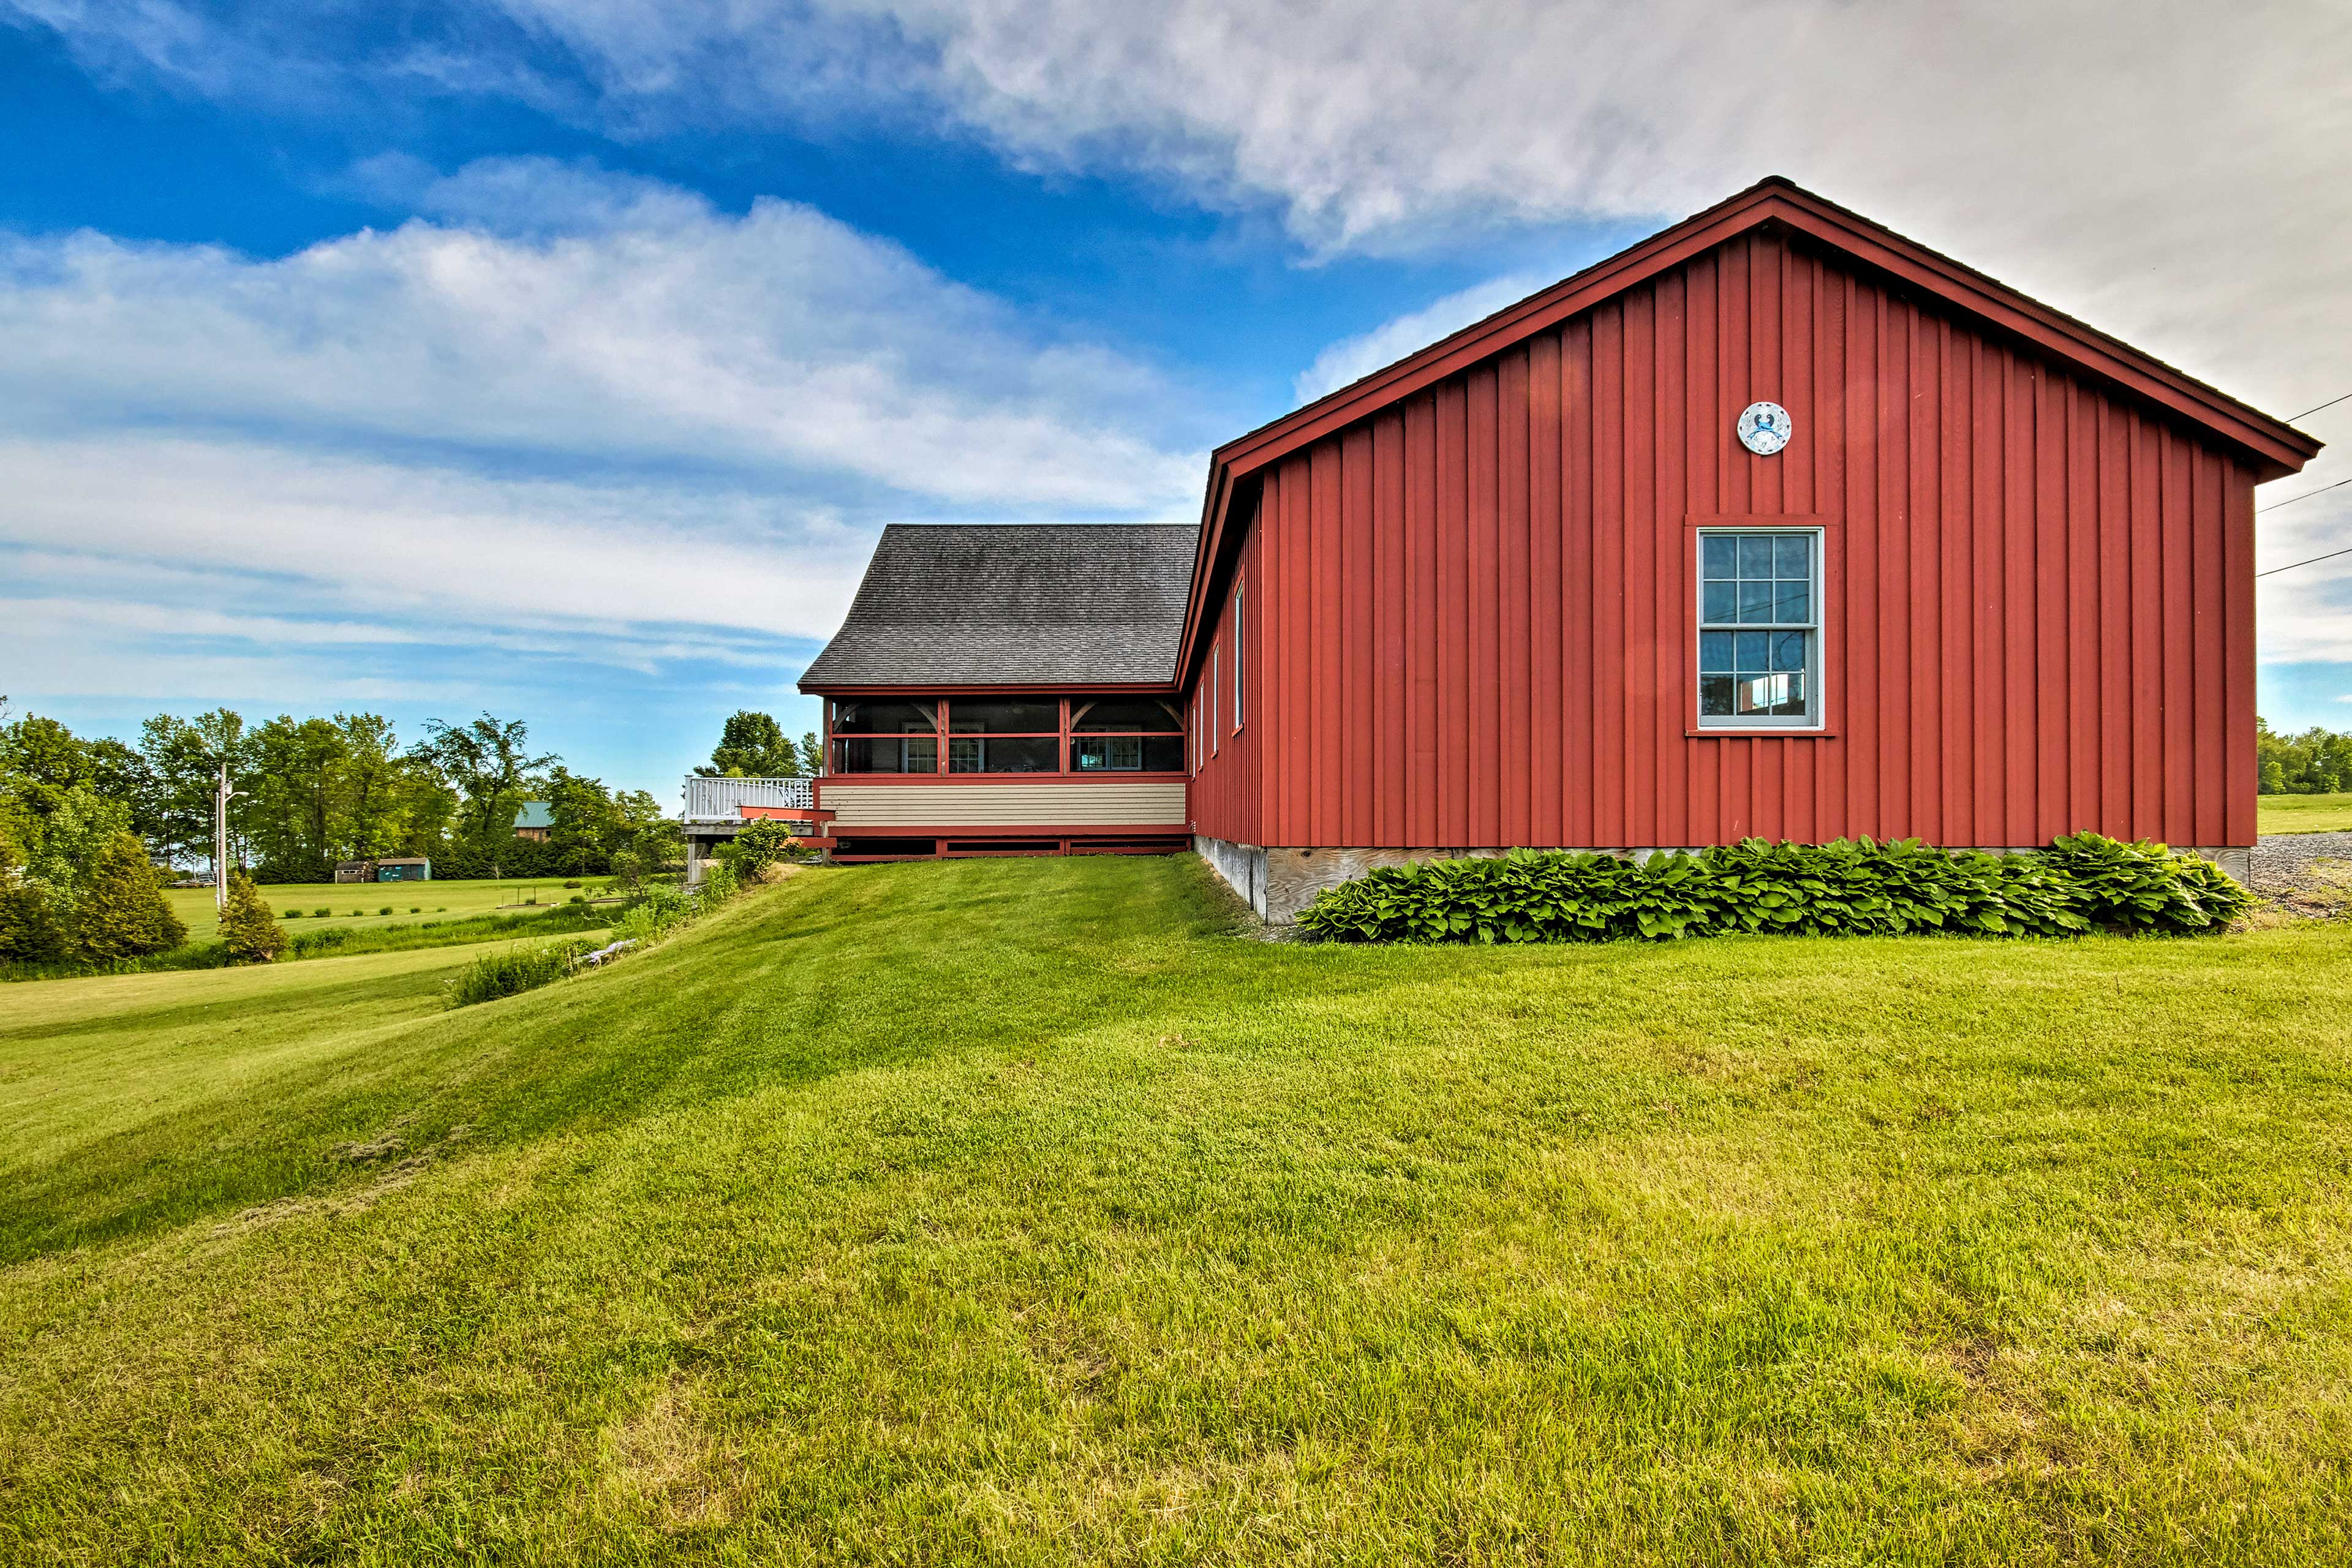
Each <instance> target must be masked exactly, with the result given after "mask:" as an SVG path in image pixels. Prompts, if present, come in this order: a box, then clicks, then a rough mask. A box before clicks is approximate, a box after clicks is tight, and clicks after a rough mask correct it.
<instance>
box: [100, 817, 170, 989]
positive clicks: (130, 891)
mask: <svg viewBox="0 0 2352 1568" xmlns="http://www.w3.org/2000/svg"><path fill="white" fill-rule="evenodd" d="M73 939H74V956H76V957H77V958H79V959H80V960H81V961H82V962H83V963H112V962H114V961H116V960H119V959H125V958H141V957H144V956H145V955H147V954H149V953H152V952H164V951H165V950H166V949H169V948H174V947H177V946H179V945H180V944H181V943H182V942H185V941H187V940H188V928H187V927H186V926H184V925H183V924H181V923H180V917H179V916H177V915H175V914H173V912H172V906H171V905H170V904H168V903H166V902H165V901H164V899H163V884H162V878H161V876H160V874H159V873H158V872H157V870H156V868H155V865H154V862H152V861H151V860H149V859H148V858H147V847H146V846H145V845H143V844H142V843H141V842H140V841H139V836H138V835H137V834H135V833H130V832H120V833H117V834H115V835H114V836H113V837H110V838H109V839H108V840H107V841H106V843H105V846H104V847H102V848H100V850H99V853H98V858H97V862H96V864H94V865H93V866H92V867H91V868H90V870H89V875H88V877H86V878H85V879H83V881H82V885H81V891H80V895H79V897H78V898H77V899H75V900H74V913H73Z"/></svg>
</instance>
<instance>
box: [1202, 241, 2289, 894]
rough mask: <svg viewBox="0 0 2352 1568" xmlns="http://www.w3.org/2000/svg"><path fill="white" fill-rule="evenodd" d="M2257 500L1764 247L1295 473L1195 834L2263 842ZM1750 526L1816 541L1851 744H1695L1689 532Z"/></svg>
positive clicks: (2002, 345)
mask: <svg viewBox="0 0 2352 1568" xmlns="http://www.w3.org/2000/svg"><path fill="white" fill-rule="evenodd" d="M1759 398H1769V399H1771V400H1773V401H1775V402H1778V403H1780V404H1782V405H1785V406H1786V407H1787V408H1788V409H1789V410H1790V414H1791V415H1792V416H1794V419H1795V423H1796V436H1795V438H1794V440H1792V441H1791V442H1790V446H1789V447H1788V448H1787V449H1786V450H1785V451H1783V452H1782V453H1781V454H1780V456H1778V457H1775V458H1757V457H1754V456H1752V455H1750V454H1749V453H1748V452H1747V451H1746V450H1744V449H1743V448H1742V447H1740V446H1739V445H1738V440H1737V438H1736V437H1735V436H1734V433H1733V422H1734V420H1735V419H1736V417H1737V416H1738V413H1739V411H1740V409H1742V408H1743V407H1745V406H1746V405H1748V404H1749V403H1751V402H1754V401H1756V400H1757V399H1759ZM2253 482H2254V478H2253V473H2252V469H2251V468H2249V467H2248V466H2247V465H2246V463H2245V462H2244V461H2243V460H2242V458H2238V457H2236V456H2234V455H2232V454H2231V453H2230V452H2228V451H2226V450H2223V449H2220V448H2217V447H2213V446H2211V445H2210V444H2209V440H2208V439H2207V438H2204V437H2200V435H2199V434H2198V433H2196V432H2194V431H2192V430H2191V429H2190V428H2189V427H2188V426H2183V425H2180V424H2178V423H2176V422H2174V421H2172V420H2170V419H2168V418H2166V417H2163V416H2159V415H2158V413H2157V412H2155V411H2154V410H2152V409H2149V408H2147V407H2144V406H2142V405H2137V404H2135V403H2130V402H2127V401H2126V400H2124V399H2122V398H2121V397H2119V396H2117V395H2113V394H2111V393H2109V392H2108V391H2106V390H2104V389H2103V388H2101V387H2098V386H2095V385H2094V384H2090V383H2088V382H2087V381H2084V380H2083V379H2081V378H2079V377H2076V376H2073V375H2070V374H2067V373H2065V372H2063V371H2062V370H2060V369H2058V368H2056V367H2054V366H2053V365H2052V364H2051V363H2048V362H2046V361H2044V360H2042V359H2041V358H2038V357H2036V356H2034V355H2033V354H2032V353H2028V352H2026V351H2024V350H2022V349H2021V348H2020V347H2018V346H2017V345H2015V344H2013V343H2011V342H2009V341H2007V340H2005V339H2001V338H1999V337H1996V336H1992V335H1990V334H1988V333H1986V332H1984V331H1979V330H1978V328H1977V326H1976V325H1975V324H1974V323H1973V322H1972V321H1969V320H1967V319H1964V318H1961V317H1959V316H1957V315H1955V314H1953V313H1951V312H1950V311H1948V310H1940V309H1938V310H1929V309H1927V308H1924V307H1923V306H1922V304H1921V303H1920V301H1918V300H1916V299H1914V298H1911V297H1909V296H1907V295H1906V294H1904V293H1903V292H1901V291H1900V290H1899V289H1897V288H1895V287H1894V286H1892V285H1890V284H1888V283H1886V282H1885V281H1883V280H1881V279H1877V278H1875V277H1874V276H1872V275H1868V274H1865V273H1863V272H1861V271H1859V270H1858V269H1855V268H1852V267H1850V266H1849V265H1847V264H1846V263H1844V262H1843V260H1842V259H1840V258H1835V257H1834V256H1832V255H1830V254H1827V253H1823V252H1820V251H1817V250H1814V249H1811V248H1810V247H1801V246H1792V245H1791V244H1790V242H1789V241H1788V240H1787V238H1786V237H1782V236H1779V235H1775V234H1771V233H1755V234H1750V235H1748V236H1745V237H1742V238H1740V239H1738V240H1735V241H1733V242H1731V243H1729V244H1727V245H1725V246H1723V247H1719V248H1717V249H1716V250H1714V251H1710V252H1708V253H1706V254H1704V255H1702V256H1699V257H1697V258H1694V259H1693V260H1691V261H1690V262H1689V263H1687V264H1685V266H1684V267H1682V268H1678V269H1676V270H1675V271H1673V272H1670V273H1668V274H1665V275H1664V276H1662V277H1660V278H1658V279H1653V280H1652V281H1650V282H1649V283H1647V284H1645V285H1643V287H1640V288H1637V289H1631V290H1628V291H1627V292H1626V293H1624V294H1622V295H1620V296H1618V297H1616V298H1613V299H1611V300H1606V301H1604V302H1602V303H1601V304H1600V305H1598V306H1596V307H1595V308H1594V309H1592V310H1590V311H1588V312H1586V313H1584V314H1583V315H1581V316H1579V317H1576V318H1573V319H1571V320H1570V321H1566V322H1563V323H1562V324H1561V325H1559V327H1557V328H1555V329H1553V330H1551V331H1547V332H1544V333H1540V334H1538V335H1537V336H1535V337H1533V338H1531V339H1528V340H1527V341H1525V342H1520V343H1517V344H1515V345H1513V346H1512V347H1510V348H1508V349H1506V350H1504V351H1503V352H1502V353H1498V354H1496V356H1495V357H1494V358H1492V359H1490V360H1487V361H1486V362H1484V363H1480V364H1477V365H1475V366H1472V367H1470V368H1468V369H1466V370H1465V371H1464V372H1462V373H1461V374H1458V375H1455V376H1454V377H1452V378H1450V379H1448V380H1446V381H1443V382H1440V383H1438V384H1436V385H1434V386H1433V387H1430V388H1428V389H1427V390H1425V391H1423V392H1421V393H1418V394H1416V395H1412V396H1411V397H1409V398H1406V399H1404V400H1403V401H1402V403H1400V404H1399V405H1395V406H1392V407H1391V408H1389V409H1386V410H1383V411H1381V412H1380V413H1378V414H1376V415H1373V416H1370V417H1369V418H1367V419H1366V420H1364V421H1362V422H1360V424H1358V425H1356V426H1350V427H1349V428H1348V429H1345V430H1342V431H1339V432H1337V433H1335V434H1334V435H1332V436H1329V437H1325V438H1324V439H1323V440H1321V441H1318V442H1317V443H1316V444H1314V445H1313V446H1311V447H1307V448H1305V449H1303V450H1301V451H1299V452H1297V453H1293V454H1291V455H1290V456H1288V457H1286V458H1282V459H1280V460H1279V461H1277V462H1276V463H1275V464H1273V465H1272V466H1271V467H1269V468H1267V469H1266V470H1265V473H1264V475H1263V479H1262V485H1263V488H1262V491H1261V493H1260V495H1259V497H1258V500H1257V502H1256V510H1255V516H1254V519H1253V521H1251V522H1250V524H1249V525H1248V528H1247V531H1246V532H1245V533H1244V539H1245V542H1244V546H1243V549H1242V552H1241V556H1240V563H1239V568H1238V580H1241V581H1244V582H1246V584H1248V587H1247V595H1246V599H1247V606H1248V608H1247V614H1246V625H1245V626H1244V627H1243V628H1242V630H1243V635H1244V636H1245V637H1247V638H1248V639H1249V643H1250V647H1249V649H1248V652H1247V657H1246V658H1245V661H1244V670H1245V672H1246V679H1247V680H1248V683H1249V689H1248V692H1247V694H1246V695H1247V700H1248V709H1247V713H1248V724H1247V726H1246V728H1245V730H1244V733H1243V734H1242V735H1240V736H1234V735H1230V734H1227V735H1223V736H1221V737H1220V738H1219V744H1220V750H1219V754H1218V755H1217V756H1216V757H1215V758H1213V759H1211V760H1209V761H1208V762H1207V763H1205V764H1204V765H1203V767H1202V773H1201V775H1200V777H1198V778H1197V779H1195V780H1194V784H1193V816H1194V820H1195V823H1196V826H1198V828H1199V830H1200V831H1202V832H1203V833H1210V834H1213V835H1214V836H1216V837H1224V838H1231V839H1234V840H1236V841H1238V842H1243V843H1253V844H1267V845H1277V846H1291V847H1385V848H1490V847H1506V846H1509V845H1519V844H1525V845H1580V846H1592V847H1645V846H1654V845H1667V846H1672V845H1701V844H1711V843H1721V842H1725V841H1727V840H1731V839H1736V838H1739V837H1747V836H1749V835H1760V836H1763V837H1794V838H1799V839H1804V840H1821V839H1828V838H1833V837H1839V836H1842V835H1849V836H1850V835H1853V834H1864V833H1866V834H1870V835H1872V836H1873V837H1904V836H1911V835H1916V836H1919V837H1926V838H1928V839H1930V840H1932V841H1935V842H1938V843H1944V844H1950V845H1967V844H1979V845H1991V846H2007V845H2025V844H2033V843H2038V842H2042V841H2044V840H2046V839H2048V838H2050V837H2052V836H2053V835H2055V834H2059V833H2067V832H2073V831H2075V830H2077V829H2080V828H2085V827H2095V828H2097V829H2098V830H2100V831H2101V832H2105V833H2111V834H2115V835H2117V836H2119V837H2135V838H2137V837H2153V838H2162V839H2166V840H2168V841H2169V842H2172V843H2176V844H2199V845H2225V844H2244V843H2250V842H2252V837H2253V805H2254V778H2253V768H2252V734H2253V706H2252V703H2253V689H2252V687H2253V603H2252V571H2253ZM1743 517H1760V518H1768V519H1769V518H1773V517H1789V518H1803V519H1809V520H1811V519H1819V520H1820V521H1822V522H1823V523H1824V524H1825V525H1826V531H1827V539H1826V547H1825V552H1824V557H1823V561H1822V580H1823V601H1824V611H1825V623H1824V627H1823V632H1822V643H1823V649H1822V662H1823V677H1824V697H1825V711H1826V715H1827V719H1828V726H1827V728H1828V733H1827V734H1825V735H1822V736H1805V737H1799V736H1780V735H1761V736H1758V735H1742V736H1708V735H1694V734H1692V733H1691V732H1690V731H1691V730H1692V729H1693V724H1692V715H1693V710H1694V708H1695V702H1696V698H1695V691H1694V687H1695V679H1696V668H1695V658H1696V653H1695V647H1694V640H1695V638H1694V617H1695V614H1696V609H1695V597H1696V590H1695V586H1694V584H1692V582H1691V581H1690V574H1691V566H1690V562H1691V560H1692V555H1693V552H1692V551H1691V549H1690V542H1689V539H1688V531H1689V527H1690V524H1691V521H1692V520H1693V519H1716V518H1743ZM1231 611H1232V588H1231V585H1230V584H1228V585H1227V586H1226V587H1225V588H1224V589H1223V600H1222V602H1221V604H1220V605H1219V606H1218V608H1217V609H1216V611H1215V621H1214V624H1215V626H1216V627H1217V630H1216V633H1215V635H1216V636H1217V637H1219V638H1221V639H1222V638H1224V637H1229V636H1230V635H1231V633H1230V628H1231ZM1226 659H1227V663H1226V665H1225V668H1228V669H1230V668H1231V664H1230V659H1231V653H1230V651H1229V652H1228V653H1227V655H1226ZM1208 710H1210V707H1209V705H1204V706H1203V711H1204V712H1205V711H1208ZM1222 711H1225V712H1230V708H1229V707H1226V708H1224V709H1223V710H1222Z"/></svg>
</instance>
